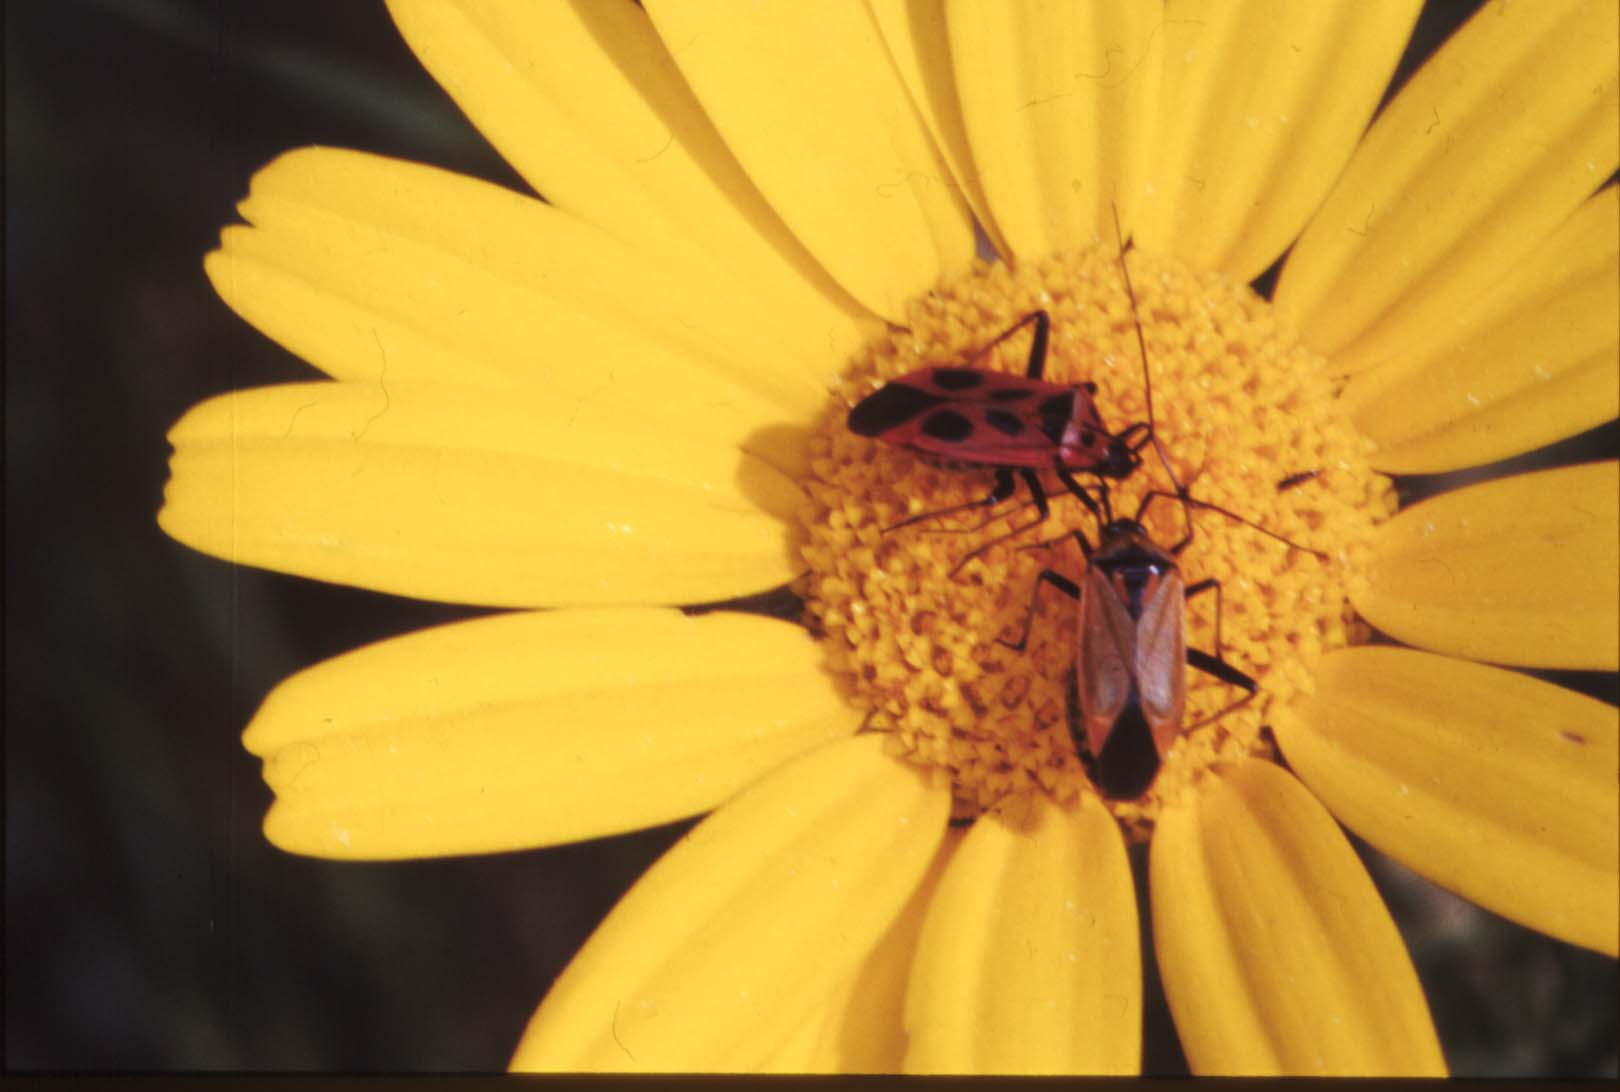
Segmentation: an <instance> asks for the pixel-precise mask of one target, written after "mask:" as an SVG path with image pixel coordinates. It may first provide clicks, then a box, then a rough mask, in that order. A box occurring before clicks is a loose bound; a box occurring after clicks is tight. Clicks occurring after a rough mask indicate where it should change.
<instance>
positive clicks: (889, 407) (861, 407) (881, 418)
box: [849, 383, 945, 436]
mask: <svg viewBox="0 0 1620 1092" xmlns="http://www.w3.org/2000/svg"><path fill="white" fill-rule="evenodd" d="M943 401H945V399H943V398H941V397H939V395H937V394H929V393H928V392H927V391H925V390H919V389H918V388H916V387H909V386H907V385H906V384H904V383H890V384H888V385H887V386H884V387H879V388H878V389H877V390H875V391H873V392H872V393H871V394H869V395H867V396H866V397H865V398H863V399H861V400H860V402H859V403H858V404H857V405H856V406H855V408H854V409H852V410H850V411H849V431H851V432H853V433H854V434H855V435H857V436H879V435H881V434H883V433H885V432H887V431H889V430H890V429H891V428H894V427H896V426H898V425H903V424H905V423H906V422H907V421H910V420H912V419H913V418H915V417H916V416H918V415H919V414H921V413H924V412H926V411H928V410H931V409H933V408H934V407H935V406H937V405H939V404H940V403H941V402H943Z"/></svg>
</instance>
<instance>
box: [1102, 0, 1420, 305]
mask: <svg viewBox="0 0 1620 1092" xmlns="http://www.w3.org/2000/svg"><path fill="white" fill-rule="evenodd" d="M1419 7H1420V3H1419V2H1418V0H1379V2H1376V3H1367V2H1365V0H1331V2H1329V0H1311V2H1309V3H1298V2H1296V0H1244V2H1241V3H1239V2H1233V0H1170V3H1168V4H1166V5H1165V12H1164V26H1163V28H1162V30H1161V32H1160V33H1161V34H1162V35H1163V36H1164V78H1165V88H1164V91H1163V96H1162V99H1161V102H1160V109H1159V118H1158V126H1157V132H1156V134H1155V136H1154V140H1153V146H1152V151H1151V153H1150V159H1151V162H1152V165H1151V166H1150V168H1149V172H1148V184H1147V187H1146V190H1145V193H1144V195H1143V198H1142V201H1141V205H1140V210H1141V211H1140V213H1139V215H1138V216H1137V218H1136V227H1135V233H1134V234H1135V238H1136V241H1137V242H1138V243H1139V244H1140V245H1141V246H1142V247H1143V248H1144V249H1146V250H1149V251H1152V252H1154V253H1158V254H1169V255H1173V256H1175V257H1177V258H1180V259H1182V260H1183V261H1185V262H1187V263H1188V264H1189V265H1192V266H1195V267H1198V268H1203V269H1216V270H1219V271H1221V272H1223V273H1225V274H1227V275H1228V276H1230V277H1232V278H1233V279H1234V280H1238V281H1250V280H1253V279H1254V278H1255V277H1256V276H1258V275H1259V274H1260V273H1261V272H1263V271H1264V270H1265V269H1266V267H1267V266H1269V265H1270V264H1271V263H1272V262H1273V261H1275V260H1276V258H1277V255H1279V254H1281V253H1282V252H1283V251H1284V250H1285V249H1286V248H1287V247H1288V244H1289V243H1291V242H1293V240H1294V238H1295V236H1297V235H1298V234H1299V230H1300V228H1302V227H1303V226H1304V225H1305V222H1306V220H1308V219H1309V218H1310V215H1311V214H1312V213H1313V212H1315V211H1316V208H1317V206H1318V205H1319V204H1320V203H1321V200H1322V197H1323V196H1324V195H1325V194H1326V193H1327V191H1328V188H1329V187H1330V186H1332V185H1333V182H1334V180H1335V179H1336V178H1337V177H1338V176H1339V172H1340V170H1342V169H1343V167H1344V165H1345V162H1346V161H1347V160H1349V158H1350V153H1351V151H1352V150H1353V149H1354V148H1355V145H1356V141H1357V140H1359V139H1360V138H1361V135H1362V133H1363V131H1364V130H1365V129H1366V127H1367V122H1368V120H1369V119H1370V118H1371V117H1372V114H1373V110H1374V108H1375V107H1376V106H1377V105H1378V100H1379V97H1380V96H1381V95H1382V94H1383V92H1384V87H1385V86H1386V85H1387V83H1388V82H1389V77H1390V75H1391V74H1392V73H1393V72H1394V71H1395V63H1396V61H1398V60H1399V59H1400V56H1401V49H1402V47H1403V46H1404V45H1405V44H1406V39H1407V36H1408V35H1410V34H1411V31H1412V23H1413V22H1414V20H1416V18H1417V12H1418V8H1419Z"/></svg>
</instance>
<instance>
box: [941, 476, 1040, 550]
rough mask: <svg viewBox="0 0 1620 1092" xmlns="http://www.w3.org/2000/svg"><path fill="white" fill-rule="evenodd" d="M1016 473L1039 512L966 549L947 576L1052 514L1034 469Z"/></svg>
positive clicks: (1035, 525)
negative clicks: (1031, 518)
mask: <svg viewBox="0 0 1620 1092" xmlns="http://www.w3.org/2000/svg"><path fill="white" fill-rule="evenodd" d="M1017 473H1018V476H1019V477H1021V478H1023V479H1024V484H1025V485H1027V486H1028V487H1029V495H1030V498H1031V499H1032V500H1033V501H1034V502H1035V508H1036V509H1037V511H1038V512H1039V514H1038V515H1037V516H1036V517H1035V518H1034V519H1033V520H1031V521H1030V522H1028V523H1026V524H1024V525H1022V526H1021V527H1014V528H1013V529H1012V530H1011V531H1008V532H1007V533H1006V534H1004V535H997V536H996V537H995V538H993V539H991V540H990V541H989V542H983V543H980V544H979V545H977V546H975V547H974V548H973V549H972V550H970V551H968V553H967V554H966V555H965V556H963V558H962V560H960V561H958V562H957V563H956V564H955V565H954V566H952V567H951V571H950V573H949V574H948V575H949V576H953V577H954V576H955V575H956V574H957V573H959V572H961V571H962V566H963V565H966V564H967V563H968V562H969V561H972V560H973V559H974V558H976V557H978V556H979V555H980V554H982V553H984V552H985V551H986V550H988V549H989V548H990V547H992V546H995V545H996V544H998V543H1001V542H1006V541H1007V540H1008V539H1009V538H1017V537H1018V536H1019V535H1021V534H1023V533H1024V532H1025V531H1028V530H1032V529H1033V528H1036V527H1039V526H1040V525H1041V524H1043V523H1045V522H1046V517H1048V516H1050V515H1051V514H1052V506H1051V505H1050V504H1048V503H1047V500H1046V490H1045V489H1043V488H1042V487H1041V479H1040V477H1039V476H1038V475H1037V474H1036V473H1035V471H1033V470H1029V469H1020V470H1019V471H1018V472H1017Z"/></svg>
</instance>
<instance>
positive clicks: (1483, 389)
mask: <svg viewBox="0 0 1620 1092" xmlns="http://www.w3.org/2000/svg"><path fill="white" fill-rule="evenodd" d="M1343 399H1344V402H1345V405H1346V408H1347V409H1348V410H1349V412H1350V414H1351V416H1352V417H1353V418H1354V420H1355V422H1356V425H1357V427H1359V428H1360V429H1361V431H1362V432H1364V433H1366V434H1367V435H1368V436H1370V437H1372V438H1373V439H1374V440H1376V441H1377V442H1378V445H1379V450H1378V452H1377V454H1376V455H1375V456H1374V457H1373V465H1375V466H1377V467H1378V468H1379V469H1380V470H1384V471H1387V472H1390V473H1395V474H1434V473H1439V472H1441V471H1447V470H1456V469H1459V468H1461V467H1465V466H1478V465H1481V464H1483V463H1488V462H1493V461H1495V460H1497V459H1505V458H1507V457H1509V456H1511V455H1518V454H1521V453H1522V452H1526V451H1531V450H1534V449H1535V448H1538V447H1541V446H1542V445H1543V444H1550V443H1553V442H1554V441H1557V440H1562V439H1565V438H1566V437H1569V436H1574V435H1575V434H1577V433H1579V432H1581V431H1582V430H1584V429H1588V428H1592V427H1594V426H1596V425H1600V424H1602V423H1603V422H1604V421H1608V420H1611V419H1613V418H1614V417H1615V416H1616V415H1620V187H1615V186H1606V187H1604V188H1603V189H1602V190H1601V191H1599V192H1598V193H1597V195H1596V196H1594V197H1593V198H1592V199H1591V200H1589V201H1587V202H1586V204H1584V205H1582V206H1581V207H1580V209H1578V210H1577V211H1576V213H1575V215H1573V216H1571V217H1570V218H1569V219H1568V220H1566V221H1565V222H1564V223H1563V224H1562V225H1561V226H1560V227H1559V228H1558V230H1557V231H1555V232H1554V233H1553V234H1552V236H1551V237H1550V238H1549V239H1548V240H1547V241H1546V242H1545V243H1543V244H1542V245H1541V246H1540V247H1539V248H1538V249H1537V250H1536V251H1535V252H1534V253H1533V254H1531V255H1529V256H1528V257H1527V258H1526V259H1525V260H1524V261H1523V262H1522V263H1521V264H1520V265H1519V266H1517V267H1516V268H1515V269H1514V270H1513V271H1512V272H1511V273H1509V274H1508V275H1507V276H1506V277H1504V278H1503V279H1502V280H1500V281H1498V282H1497V283H1496V284H1494V285H1492V286H1491V288H1490V289H1489V290H1488V291H1486V292H1485V293H1483V294H1482V295H1481V296H1480V298H1479V300H1478V301H1477V302H1476V303H1474V304H1473V305H1471V306H1465V307H1463V308H1461V309H1459V310H1458V312H1457V313H1456V314H1454V315H1451V316H1448V317H1447V319H1446V321H1445V322H1443V323H1441V324H1439V325H1438V326H1437V327H1436V328H1435V329H1434V330H1432V331H1430V332H1429V336H1428V337H1427V338H1426V339H1425V340H1424V342H1423V344H1421V345H1412V346H1410V348H1409V351H1408V354H1407V355H1405V356H1403V357H1401V358H1400V359H1399V360H1396V361H1391V362H1390V363H1388V364H1386V365H1384V366H1383V367H1380V368H1375V369H1373V370H1372V371H1369V372H1363V373H1362V374H1360V375H1358V376H1356V377H1355V378H1354V379H1352V380H1351V381H1350V383H1349V385H1348V386H1347V387H1346V388H1345V391H1344V395H1343Z"/></svg>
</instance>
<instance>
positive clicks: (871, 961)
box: [765, 827, 963, 1073]
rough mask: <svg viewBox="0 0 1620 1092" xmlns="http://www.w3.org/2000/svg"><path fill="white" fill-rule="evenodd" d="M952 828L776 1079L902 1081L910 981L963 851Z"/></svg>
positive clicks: (792, 1043) (797, 1040) (781, 1060)
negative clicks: (889, 1076)
mask: <svg viewBox="0 0 1620 1092" xmlns="http://www.w3.org/2000/svg"><path fill="white" fill-rule="evenodd" d="M962 838H963V832H962V831H961V830H960V829H958V828H955V827H952V828H950V829H948V830H946V832H945V840H944V841H943V842H941V843H940V847H939V851H938V852H937V853H936V854H934V860H933V861H932V863H930V865H929V867H928V874H927V875H926V876H924V877H923V879H922V882H921V883H919V884H918V885H917V889H916V891H914V892H912V895H911V898H910V900H908V901H907V902H906V906H905V909H903V910H901V911H900V915H899V916H898V917H897V918H895V919H894V924H893V925H891V926H889V931H888V932H886V933H884V934H883V937H882V939H880V940H879V941H878V942H877V944H876V946H875V947H873V949H872V952H871V954H870V955H868V956H867V957H866V962H864V963H863V964H861V966H860V969H859V970H857V971H856V972H855V974H854V975H853V976H852V977H851V978H850V979H849V980H848V981H846V982H845V983H844V984H843V985H842V986H840V987H839V988H838V989H837V990H836V991H835V992H834V994H833V997H832V999H831V1000H830V1001H829V1002H828V1003H827V1004H826V1005H824V1006H822V1008H821V1009H819V1010H818V1011H817V1012H816V1013H814V1014H813V1015H812V1016H811V1018H810V1019H809V1020H808V1021H806V1022H805V1024H804V1026H803V1027H802V1028H800V1029H799V1031H797V1032H795V1033H794V1035H793V1036H792V1037H791V1038H790V1039H789V1040H788V1042H787V1043H786V1044H784V1046H783V1048H782V1049H781V1050H779V1051H778V1052H777V1053H776V1054H775V1055H773V1056H772V1057H771V1059H770V1061H769V1062H767V1063H766V1065H765V1070H766V1072H770V1073H899V1072H901V1070H902V1068H903V1066H904V1064H905V1058H906V1043H907V1041H908V1035H907V1029H906V1025H905V1022H904V1020H903V1019H902V1014H903V1013H904V1011H905V1001H906V984H907V982H908V981H909V980H910V977H911V966H912V960H913V959H914V958H915V955H916V951H917V937H918V934H919V933H921V932H922V923H923V917H924V915H925V914H926V913H927V912H928V907H929V906H930V904H931V903H932V902H933V898H934V892H935V891H937V890H938V889H939V880H940V877H941V876H943V875H944V873H945V869H946V867H947V866H948V865H949V864H950V861H951V859H952V857H953V856H954V855H955V852H956V849H957V847H959V846H960V845H961V843H962Z"/></svg>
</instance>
